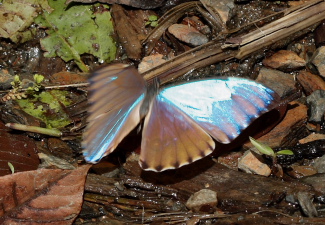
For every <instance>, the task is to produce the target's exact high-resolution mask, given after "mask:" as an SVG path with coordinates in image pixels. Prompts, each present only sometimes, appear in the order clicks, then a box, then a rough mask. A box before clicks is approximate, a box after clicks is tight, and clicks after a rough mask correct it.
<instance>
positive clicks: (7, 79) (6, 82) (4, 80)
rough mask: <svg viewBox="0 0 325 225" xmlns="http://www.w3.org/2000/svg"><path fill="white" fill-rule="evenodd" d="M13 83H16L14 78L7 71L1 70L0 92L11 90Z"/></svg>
mask: <svg viewBox="0 0 325 225" xmlns="http://www.w3.org/2000/svg"><path fill="white" fill-rule="evenodd" d="M12 81H14V77H13V76H12V75H10V74H9V73H8V71H7V70H0V90H7V89H10V88H11V86H12V85H11V82H12Z"/></svg>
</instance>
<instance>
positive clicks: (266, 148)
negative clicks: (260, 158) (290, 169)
mask: <svg viewBox="0 0 325 225" xmlns="http://www.w3.org/2000/svg"><path fill="white" fill-rule="evenodd" d="M249 140H250V141H251V143H252V144H253V145H254V146H255V148H257V150H258V151H260V152H261V153H263V154H265V155H269V156H271V157H272V158H276V156H277V155H293V154H294V153H293V152H292V151H291V150H288V149H286V150H281V151H278V152H274V150H273V149H272V148H271V147H270V146H267V145H265V144H263V143H261V142H259V141H257V140H255V139H254V138H252V137H249Z"/></svg>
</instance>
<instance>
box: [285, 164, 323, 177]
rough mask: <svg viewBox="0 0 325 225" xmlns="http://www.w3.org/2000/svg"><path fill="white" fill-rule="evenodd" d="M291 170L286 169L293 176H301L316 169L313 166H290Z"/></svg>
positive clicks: (310, 173)
mask: <svg viewBox="0 0 325 225" xmlns="http://www.w3.org/2000/svg"><path fill="white" fill-rule="evenodd" d="M291 168H292V170H291V171H288V174H289V175H290V176H291V177H294V178H302V177H306V176H311V175H314V174H316V173H317V170H316V168H315V167H313V166H295V165H293V166H291Z"/></svg>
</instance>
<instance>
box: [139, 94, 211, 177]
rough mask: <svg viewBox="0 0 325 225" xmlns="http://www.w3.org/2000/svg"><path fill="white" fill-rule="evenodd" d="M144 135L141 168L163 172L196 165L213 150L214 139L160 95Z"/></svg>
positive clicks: (150, 113)
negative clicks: (195, 163) (194, 163)
mask: <svg viewBox="0 0 325 225" xmlns="http://www.w3.org/2000/svg"><path fill="white" fill-rule="evenodd" d="M143 129H144V130H143V133H142V142H141V154H140V165H141V167H142V168H143V169H145V170H152V171H163V170H167V169H174V168H178V167H181V166H183V165H186V164H189V163H191V162H194V161H196V160H198V159H201V158H203V157H204V156H206V155H208V154H210V153H211V152H212V151H213V149H214V146H215V144H214V141H213V140H212V138H211V137H210V136H209V135H208V134H207V133H206V132H205V131H204V130H203V129H202V128H201V127H200V126H199V125H198V124H197V123H196V122H195V121H194V120H193V119H191V118H190V117H189V116H187V115H186V114H185V113H183V112H182V111H181V110H179V109H178V108H177V107H175V106H174V105H173V104H172V103H171V102H170V101H169V100H168V99H166V98H164V97H163V96H161V95H160V94H158V95H157V96H156V97H155V98H154V100H153V102H152V103H151V105H150V108H149V112H148V115H147V117H146V118H145V122H144V128H143Z"/></svg>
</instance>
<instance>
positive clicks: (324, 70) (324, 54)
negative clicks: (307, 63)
mask: <svg viewBox="0 0 325 225" xmlns="http://www.w3.org/2000/svg"><path fill="white" fill-rule="evenodd" d="M311 62H312V63H313V64H314V66H316V68H317V70H318V72H319V74H320V75H321V76H322V77H325V46H322V47H319V48H317V49H316V51H315V53H314V54H313V57H312V58H311Z"/></svg>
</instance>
